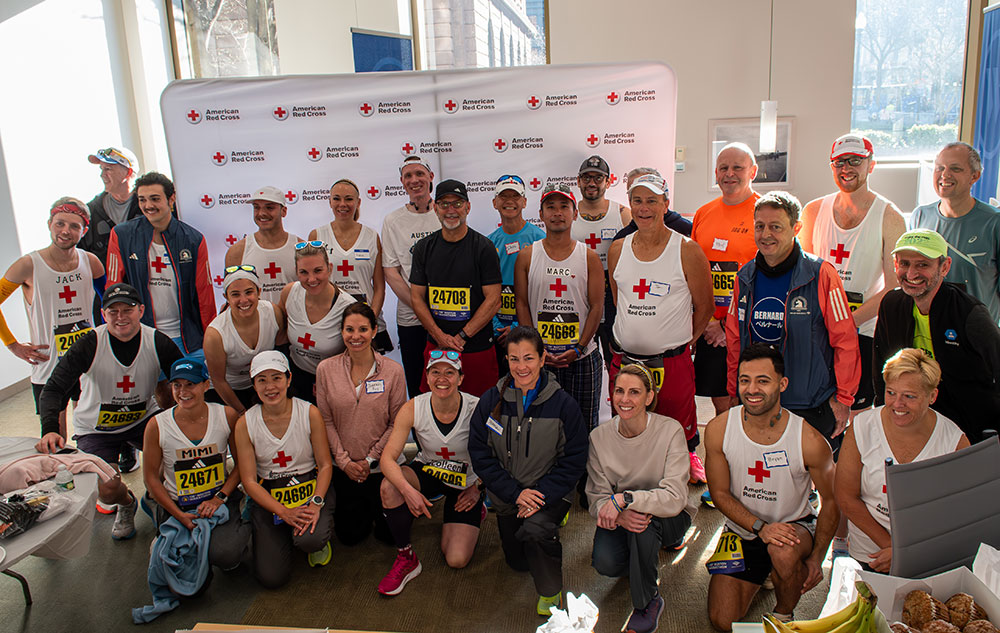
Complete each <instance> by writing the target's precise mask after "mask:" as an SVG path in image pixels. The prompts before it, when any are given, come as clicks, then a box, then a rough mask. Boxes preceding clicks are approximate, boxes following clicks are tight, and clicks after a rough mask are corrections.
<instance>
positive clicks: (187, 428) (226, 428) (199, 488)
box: [142, 358, 250, 569]
mask: <svg viewBox="0 0 1000 633" xmlns="http://www.w3.org/2000/svg"><path fill="white" fill-rule="evenodd" d="M208 388H209V384H208V370H207V369H205V366H204V365H203V364H202V363H201V362H200V361H197V360H193V359H189V358H182V359H180V360H177V361H175V362H174V364H173V366H172V367H171V368H170V389H171V391H172V392H173V396H174V400H175V401H176V402H177V405H176V406H174V407H171V408H170V409H167V410H166V411H163V412H161V413H159V414H157V415H156V416H155V417H154V418H153V419H151V420H150V421H149V424H147V425H146V431H145V435H144V436H143V442H142V478H143V482H144V483H145V484H146V499H145V500H146V503H147V504H148V505H150V506H151V507H152V514H153V518H154V521H155V522H156V527H157V530H159V527H160V524H162V523H163V522H164V521H166V520H167V519H169V518H170V517H174V518H175V519H177V520H178V521H179V522H180V523H181V524H182V525H183V526H184V527H186V528H187V529H189V530H193V529H194V520H195V519H199V518H202V519H207V518H211V517H212V516H214V515H215V514H216V512H217V511H218V510H219V506H221V505H222V504H225V505H226V509H227V510H228V514H229V518H228V520H226V521H225V522H223V523H220V524H218V525H216V526H214V527H213V528H212V537H211V541H210V542H209V547H208V561H209V563H211V564H213V565H217V566H218V567H221V568H222V569H232V568H233V567H236V566H237V565H239V564H240V559H241V557H242V556H243V551H244V550H245V549H246V546H247V543H248V542H249V540H250V526H248V525H246V524H245V523H243V522H242V521H241V520H240V499H241V498H242V497H243V495H242V494H241V493H240V492H239V491H238V490H237V489H236V487H237V486H238V485H239V483H240V472H239V470H235V469H234V470H232V471H229V472H228V473H227V472H226V456H227V452H228V451H229V450H230V447H231V446H233V447H235V442H233V441H232V440H233V439H235V436H233V435H232V431H233V429H234V427H235V426H236V411H234V410H233V409H232V408H231V407H224V406H222V405H221V404H214V403H208V402H205V392H206V391H208ZM233 455H234V456H235V451H233Z"/></svg>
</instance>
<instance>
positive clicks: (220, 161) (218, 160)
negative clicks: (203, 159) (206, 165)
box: [212, 152, 226, 165]
mask: <svg viewBox="0 0 1000 633" xmlns="http://www.w3.org/2000/svg"><path fill="white" fill-rule="evenodd" d="M212 162H213V163H215V164H216V165H225V164H226V155H225V154H223V153H222V152H216V153H215V155H214V156H212Z"/></svg>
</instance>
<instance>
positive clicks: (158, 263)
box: [149, 255, 167, 274]
mask: <svg viewBox="0 0 1000 633" xmlns="http://www.w3.org/2000/svg"><path fill="white" fill-rule="evenodd" d="M149 267H150V268H152V269H154V270H155V271H156V273H157V274H160V273H162V272H163V269H164V268H166V267H167V265H166V264H164V263H163V260H162V259H160V256H159V255H157V257H156V259H154V260H153V261H151V262H149Z"/></svg>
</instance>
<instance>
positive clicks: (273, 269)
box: [264, 262, 281, 279]
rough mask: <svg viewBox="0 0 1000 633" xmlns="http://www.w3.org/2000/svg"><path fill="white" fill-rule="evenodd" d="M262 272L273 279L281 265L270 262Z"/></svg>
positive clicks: (279, 270)
mask: <svg viewBox="0 0 1000 633" xmlns="http://www.w3.org/2000/svg"><path fill="white" fill-rule="evenodd" d="M264 272H265V273H267V274H268V275H271V279H274V278H275V277H277V276H278V273H280V272H281V266H278V265H277V264H276V263H275V262H270V263H269V264H268V265H267V268H265V269H264Z"/></svg>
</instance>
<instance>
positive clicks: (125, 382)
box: [115, 374, 135, 393]
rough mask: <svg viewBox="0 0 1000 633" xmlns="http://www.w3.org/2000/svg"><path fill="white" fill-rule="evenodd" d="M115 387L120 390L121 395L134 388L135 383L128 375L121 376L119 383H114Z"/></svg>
mask: <svg viewBox="0 0 1000 633" xmlns="http://www.w3.org/2000/svg"><path fill="white" fill-rule="evenodd" d="M115 386H116V387H118V388H119V389H121V390H122V393H128V392H129V391H131V390H132V387H134V386H135V383H134V382H132V380H131V379H130V378H129V377H128V374H125V375H124V376H122V379H121V382H116V383H115Z"/></svg>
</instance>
